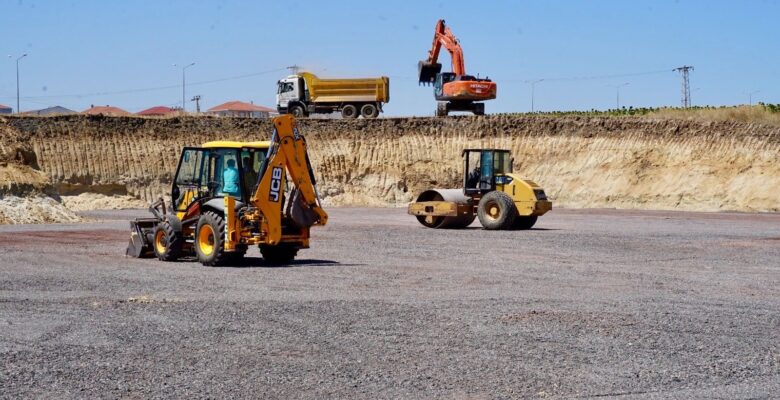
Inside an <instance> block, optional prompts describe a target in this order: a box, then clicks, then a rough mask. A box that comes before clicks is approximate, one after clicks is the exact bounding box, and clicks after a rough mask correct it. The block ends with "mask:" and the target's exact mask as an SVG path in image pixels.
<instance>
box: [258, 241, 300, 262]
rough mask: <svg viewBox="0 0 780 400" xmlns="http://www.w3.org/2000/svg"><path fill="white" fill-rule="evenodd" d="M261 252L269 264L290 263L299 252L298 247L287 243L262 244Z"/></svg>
mask: <svg viewBox="0 0 780 400" xmlns="http://www.w3.org/2000/svg"><path fill="white" fill-rule="evenodd" d="M260 254H262V255H263V259H264V260H265V261H266V262H267V263H269V264H288V263H290V261H292V260H293V259H294V258H295V256H296V255H297V254H298V249H296V248H295V247H290V246H285V245H276V246H270V245H260Z"/></svg>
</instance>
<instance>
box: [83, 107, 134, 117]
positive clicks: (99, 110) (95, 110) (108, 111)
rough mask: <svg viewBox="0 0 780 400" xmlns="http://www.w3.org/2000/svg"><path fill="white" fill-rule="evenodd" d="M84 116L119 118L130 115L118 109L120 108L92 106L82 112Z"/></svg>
mask: <svg viewBox="0 0 780 400" xmlns="http://www.w3.org/2000/svg"><path fill="white" fill-rule="evenodd" d="M81 113H82V114H90V115H98V114H102V115H112V116H119V115H130V113H129V112H127V111H125V110H123V109H121V108H118V107H111V106H105V107H102V106H97V107H95V106H92V107H90V108H88V109H86V110H84V111H82V112H81Z"/></svg>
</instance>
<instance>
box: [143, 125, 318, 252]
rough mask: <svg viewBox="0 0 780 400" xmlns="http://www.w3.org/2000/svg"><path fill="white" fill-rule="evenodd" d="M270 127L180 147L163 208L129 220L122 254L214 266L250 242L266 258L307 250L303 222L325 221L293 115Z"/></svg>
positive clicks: (307, 226)
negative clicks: (251, 138)
mask: <svg viewBox="0 0 780 400" xmlns="http://www.w3.org/2000/svg"><path fill="white" fill-rule="evenodd" d="M273 126H274V131H273V135H272V137H271V140H270V141H267V142H265V141H261V142H232V141H216V142H209V143H205V144H203V145H202V146H200V147H185V148H184V149H183V150H182V153H181V157H180V159H179V166H178V167H177V169H176V175H175V177H174V180H173V184H172V188H171V199H172V205H171V207H170V209H167V208H166V205H165V202H164V201H163V200H162V199H160V200H158V201H157V202H155V203H154V204H152V205H151V207H150V211H151V213H152V214H153V215H154V217H152V218H139V219H136V220H134V221H130V229H131V233H130V244H129V245H128V248H127V255H130V256H133V257H151V256H156V257H157V258H159V259H160V260H162V261H174V260H176V259H178V258H180V257H185V256H190V257H192V256H196V257H197V259H198V260H199V261H200V262H201V263H202V264H203V265H221V264H227V263H231V262H235V261H238V260H240V259H241V258H242V257H243V256H244V254H245V253H246V251H247V249H248V247H249V246H254V245H257V246H259V247H260V253H261V254H262V256H263V258H264V259H265V260H266V261H267V262H269V263H287V262H290V261H292V260H293V258H294V257H295V256H296V254H297V253H298V250H299V249H304V248H308V247H309V238H310V235H309V229H310V227H312V226H315V225H320V226H321V225H325V224H326V223H327V221H328V215H327V214H326V213H325V211H324V210H323V209H322V206H321V204H320V200H319V197H318V195H317V191H316V186H315V180H314V173H313V171H312V168H311V163H310V162H309V157H308V153H307V148H306V140H305V139H304V137H303V135H301V134H300V132H299V131H298V129H297V127H296V125H295V120H294V118H293V117H292V116H289V115H284V116H280V117H277V118H274V119H273Z"/></svg>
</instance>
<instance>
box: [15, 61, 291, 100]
mask: <svg viewBox="0 0 780 400" xmlns="http://www.w3.org/2000/svg"><path fill="white" fill-rule="evenodd" d="M284 70H285V68H275V69H270V70H266V71H261V72H254V73H251V74H244V75H236V76H230V77H226V78H218V79H211V80H207V81H200V82H193V83H188V84H187V85H188V86H198V85H207V84H210V83H216V82H224V81H230V80H236V79H244V78H250V77H253V76H258V75H265V74H269V73H272V72H278V71H284ZM179 87H181V86H180V85H167V86H157V87H148V88H140V89H125V90H116V91H110V92H92V93H81V94H61V95H49V96H30V97H22V99H24V100H25V101H31V99H63V98H83V97H95V96H108V95H117V94H130V93H143V92H153V91H158V90H166V89H177V88H179Z"/></svg>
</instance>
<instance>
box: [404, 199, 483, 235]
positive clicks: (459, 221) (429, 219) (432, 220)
mask: <svg viewBox="0 0 780 400" xmlns="http://www.w3.org/2000/svg"><path fill="white" fill-rule="evenodd" d="M422 201H448V202H453V203H457V204H459V205H471V198H470V197H468V196H466V195H464V194H463V190H462V189H429V190H426V191H424V192H422V193H420V195H419V196H417V202H422ZM476 217H477V216H476V214H474V213H473V212H472V213H469V214H462V215H458V216H457V217H435V216H423V215H419V216H417V221H419V222H420V223H421V224H423V225H424V226H427V227H428V228H434V229H461V228H465V227H467V226H469V225H471V223H472V222H474V219H475V218H476Z"/></svg>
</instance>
